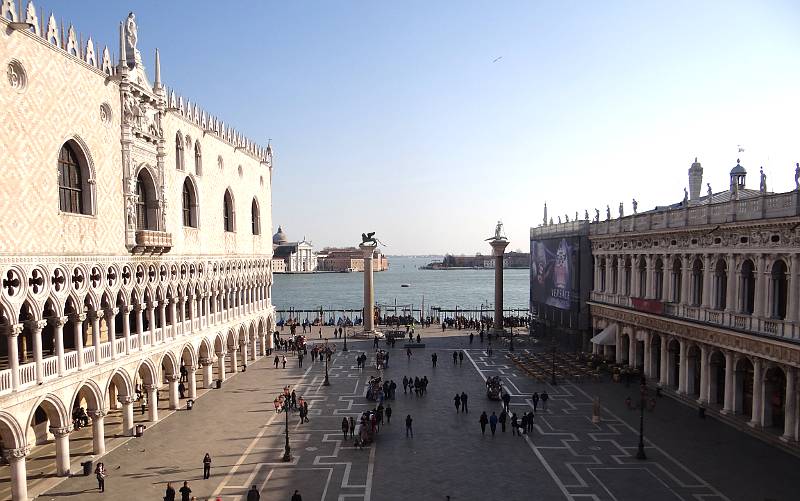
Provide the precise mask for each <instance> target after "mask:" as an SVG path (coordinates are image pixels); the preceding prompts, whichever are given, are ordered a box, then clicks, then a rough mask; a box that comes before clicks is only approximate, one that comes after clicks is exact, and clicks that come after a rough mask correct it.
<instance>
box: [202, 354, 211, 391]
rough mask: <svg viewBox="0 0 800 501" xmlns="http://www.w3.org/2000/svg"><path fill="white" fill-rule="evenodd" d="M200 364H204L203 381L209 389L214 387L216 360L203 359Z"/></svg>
mask: <svg viewBox="0 0 800 501" xmlns="http://www.w3.org/2000/svg"><path fill="white" fill-rule="evenodd" d="M200 365H202V366H203V383H204V384H205V386H206V389H207V390H210V389H211V388H213V387H214V381H213V378H214V362H212V361H211V360H208V359H201V360H200Z"/></svg>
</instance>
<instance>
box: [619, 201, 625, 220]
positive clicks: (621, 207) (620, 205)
mask: <svg viewBox="0 0 800 501" xmlns="http://www.w3.org/2000/svg"><path fill="white" fill-rule="evenodd" d="M619 217H625V208H624V207H623V206H622V202H620V203H619Z"/></svg>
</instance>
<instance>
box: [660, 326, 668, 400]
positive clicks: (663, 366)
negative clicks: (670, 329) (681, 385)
mask: <svg viewBox="0 0 800 501" xmlns="http://www.w3.org/2000/svg"><path fill="white" fill-rule="evenodd" d="M659 338H660V339H661V361H660V363H659V369H660V370H659V373H660V374H659V379H658V384H660V385H661V386H664V387H666V386H669V350H668V349H667V337H666V336H664V335H663V334H661V335H659Z"/></svg>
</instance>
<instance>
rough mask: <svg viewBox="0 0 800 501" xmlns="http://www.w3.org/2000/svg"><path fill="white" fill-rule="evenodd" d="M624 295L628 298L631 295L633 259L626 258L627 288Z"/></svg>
mask: <svg viewBox="0 0 800 501" xmlns="http://www.w3.org/2000/svg"><path fill="white" fill-rule="evenodd" d="M624 294H625V295H626V296H630V295H631V258H629V257H626V258H625V288H624Z"/></svg>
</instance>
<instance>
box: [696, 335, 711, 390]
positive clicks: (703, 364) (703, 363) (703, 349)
mask: <svg viewBox="0 0 800 501" xmlns="http://www.w3.org/2000/svg"><path fill="white" fill-rule="evenodd" d="M709 365H710V364H709V363H708V346H706V345H704V344H701V345H700V399H699V400H698V402H700V403H701V404H707V403H708V393H709V389H710V386H711V381H710V380H711V378H710V377H709V376H710V375H711V373H710V367H709Z"/></svg>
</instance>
